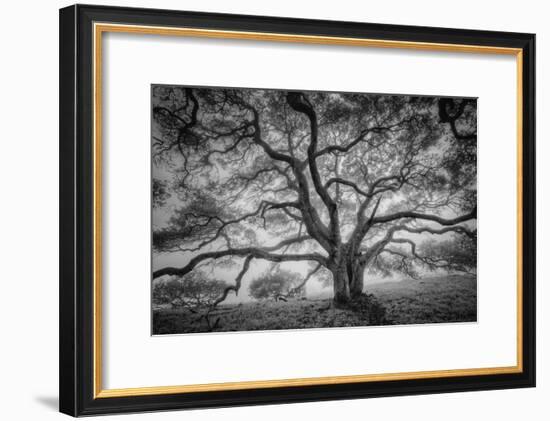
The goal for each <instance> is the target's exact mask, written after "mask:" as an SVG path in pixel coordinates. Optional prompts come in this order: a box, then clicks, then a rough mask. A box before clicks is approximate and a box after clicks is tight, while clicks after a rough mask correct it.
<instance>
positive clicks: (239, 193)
mask: <svg viewBox="0 0 550 421" xmlns="http://www.w3.org/2000/svg"><path fill="white" fill-rule="evenodd" d="M60 227H61V230H60V410H61V412H64V413H66V414H69V415H73V416H80V415H93V414H108V413H122V412H139V411H157V410H158V411H160V410H171V409H186V408H206V407H219V406H231V405H252V404H268V403H289V402H302V401H315V400H327V399H352V398H367V397H378V396H397V395H404V394H424V393H440V392H455V391H473V390H489V389H502V388H517V387H532V386H534V385H535V36H534V35H533V34H523V33H505V32H490V31H474V30H465V29H443V28H426V27H413V26H394V25H380V24H370V23H369V24H367V23H356V22H336V21H316V20H302V19H289V18H288V19H287V18H271V17H262V16H241V15H222V14H211V13H199V12H179V11H167V10H148V9H131V8H114V7H104V6H80V5H77V6H71V7H67V8H64V9H61V11H60Z"/></svg>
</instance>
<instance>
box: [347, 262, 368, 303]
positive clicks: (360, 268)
mask: <svg viewBox="0 0 550 421" xmlns="http://www.w3.org/2000/svg"><path fill="white" fill-rule="evenodd" d="M348 271H349V272H350V294H351V297H352V298H354V297H358V296H359V295H361V294H362V293H363V277H364V274H365V265H364V264H363V263H359V262H352V263H351V264H350V265H349V266H348Z"/></svg>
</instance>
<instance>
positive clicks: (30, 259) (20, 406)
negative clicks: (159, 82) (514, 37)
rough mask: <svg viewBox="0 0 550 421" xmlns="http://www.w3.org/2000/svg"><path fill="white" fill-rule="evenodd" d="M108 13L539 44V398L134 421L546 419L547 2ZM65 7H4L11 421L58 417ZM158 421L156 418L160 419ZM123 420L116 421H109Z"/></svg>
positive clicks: (1, 153) (367, 404) (202, 4)
mask: <svg viewBox="0 0 550 421" xmlns="http://www.w3.org/2000/svg"><path fill="white" fill-rule="evenodd" d="M98 2H100V3H102V4H109V5H124V6H140V7H160V8H171V9H186V10H200V11H210V12H228V13H244V14H259V15H272V16H292V17H303V18H317V19H333V20H356V21H365V22H377V23H395V24H407V25H427V26H446V27H461V28H471V29H491V30H501V31H520V32H535V33H536V34H537V37H538V38H537V54H538V56H537V73H538V80H537V85H538V86H537V87H538V90H537V92H538V94H537V107H538V113H537V114H538V120H539V124H538V130H537V137H538V142H537V147H538V150H537V154H538V171H537V176H538V206H537V207H538V209H537V211H538V215H539V218H538V241H537V242H538V261H539V264H538V270H537V272H538V274H537V275H538V282H537V284H538V285H537V288H538V291H537V292H538V300H537V301H538V310H537V317H538V327H537V336H538V344H537V345H538V347H537V348H538V357H539V358H538V386H537V388H536V389H525V390H507V391H489V392H475V393H460V394H444V395H429V396H416V397H401V398H383V399H370V400H354V401H340V402H323V403H308V404H294V405H278V406H263V407H248V408H232V409H218V410H207V411H205V410H202V411H188V412H186V413H181V412H171V413H163V414H141V415H135V416H134V417H135V418H136V419H144V420H145V419H167V420H168V419H180V418H181V417H182V416H185V417H187V418H186V419H188V420H214V419H216V420H218V419H240V420H255V419H260V418H261V419H268V420H270V419H273V420H278V419H316V420H324V419H327V420H328V419H331V420H333V419H335V418H336V419H338V418H340V419H341V418H344V417H346V418H348V417H349V418H366V417H369V418H370V419H384V420H394V419H396V420H397V419H407V420H416V419H419V420H420V419H422V420H440V419H446V420H461V421H462V420H464V419H468V418H471V419H485V418H491V419H498V420H512V419H514V420H517V419H530V420H543V419H548V417H549V416H550V405H549V403H548V400H549V397H550V364H548V362H547V361H545V355H544V354H545V352H546V353H547V350H546V347H545V343H547V342H548V340H547V338H548V337H550V333H549V332H550V312H549V311H548V310H546V309H545V308H544V303H545V302H546V303H548V302H549V299H550V292H549V291H550V289H549V288H547V287H546V286H545V285H544V282H545V278H547V277H548V275H550V266H549V264H548V263H547V262H548V257H547V256H548V255H549V254H550V246H549V245H548V244H546V243H545V238H546V236H547V235H549V234H550V226H549V224H548V222H547V220H546V219H545V218H544V216H545V215H546V214H548V213H549V212H550V202H549V194H548V193H547V192H548V188H549V187H550V165H548V164H546V162H545V161H546V160H545V157H546V156H547V155H548V153H549V152H550V151H549V149H550V147H549V146H548V144H547V143H545V142H544V139H546V138H548V136H549V135H550V130H549V128H548V126H547V125H546V124H545V123H546V121H545V120H546V119H545V116H546V115H548V114H549V113H550V106H549V105H548V99H549V98H550V82H549V80H548V78H547V77H546V75H548V74H549V71H550V69H549V67H550V66H549V60H550V42H549V41H548V39H549V38H550V26H548V16H549V15H550V13H549V12H550V11H549V10H545V9H546V8H545V4H544V2H542V1H535V0H532V1H530V0H523V1H521V2H518V1H484V2H482V1H479V0H478V1H471V0H463V1H461V2H442V1H420V0H416V1H407V0H400V1H379V2H369V1H362V2H359V1H353V0H338V1H320V0H316V1H315V0H303V1H301V2H298V1H296V0H277V1H275V0H272V1H269V2H267V1H264V2H259V1H253V0H231V1H223V0H202V1H199V0H188V1H176V0H159V1H154V2H153V1H145V0H130V1H123V0H119V1H116V2H115V1H99V0H98ZM68 4H70V3H68V2H63V1H41V2H39V1H20V2H15V1H12V2H9V3H8V2H5V3H4V4H3V5H2V6H3V7H2V18H3V19H2V22H1V24H0V33H1V37H0V42H1V50H0V51H1V55H0V57H1V59H0V60H1V65H0V76H1V77H0V84H1V89H0V108H1V112H0V124H1V126H0V127H1V129H0V133H1V135H0V141H1V146H0V180H1V181H0V185H1V186H2V187H1V192H2V206H1V207H0V227H1V230H0V247H1V253H0V256H2V257H1V262H2V266H1V269H2V270H1V275H0V276H1V282H2V289H1V290H0V291H1V293H0V313H1V314H0V323H1V332H2V337H1V341H2V345H1V346H0V402H1V404H0V414H2V415H1V418H3V419H8V420H16V419H28V420H38V419H40V420H48V419H62V418H63V417H64V416H63V415H60V414H58V413H57V386H58V383H57V375H58V374H57V369H58V367H57V352H58V347H57V339H58V335H57V323H58V312H57V308H58V299H57V291H58V289H57V288H58V252H57V250H58V246H57V242H58V188H57V185H58V171H57V167H58V147H57V144H58V112H57V107H58V83H57V78H58V8H60V7H63V6H66V5H68ZM153 417H154V418H153ZM115 418H116V419H118V418H120V419H122V418H121V417H113V419H115Z"/></svg>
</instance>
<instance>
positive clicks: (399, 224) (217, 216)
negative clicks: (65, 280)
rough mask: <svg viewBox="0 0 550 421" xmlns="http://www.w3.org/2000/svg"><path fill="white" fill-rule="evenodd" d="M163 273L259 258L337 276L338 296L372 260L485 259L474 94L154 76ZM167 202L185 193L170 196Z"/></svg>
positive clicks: (354, 286)
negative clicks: (201, 83)
mask: <svg viewBox="0 0 550 421" xmlns="http://www.w3.org/2000/svg"><path fill="white" fill-rule="evenodd" d="M152 95H153V98H152V99H153V138H152V142H153V159H154V162H153V177H154V179H153V204H154V206H155V209H154V214H155V213H156V215H157V219H158V220H160V221H161V222H159V223H158V224H157V225H156V226H155V228H154V232H153V247H154V251H155V252H156V253H180V254H181V253H184V254H185V256H186V259H185V264H183V263H182V265H181V266H166V267H162V268H159V269H157V270H155V271H154V273H153V277H154V278H158V277H161V276H164V275H177V276H185V275H187V274H189V273H191V272H192V271H193V270H195V269H196V268H198V267H201V266H203V265H209V264H224V262H230V263H235V262H240V264H241V266H240V270H239V272H238V274H237V276H236V278H235V282H234V284H232V285H228V286H227V287H226V290H225V291H224V293H223V295H222V296H221V297H220V298H221V299H225V298H226V297H227V295H228V294H229V293H231V292H235V293H237V292H238V291H239V289H240V286H241V282H242V279H243V277H244V276H245V275H246V273H247V271H248V270H249V268H250V264H251V261H253V260H254V259H258V260H265V261H269V262H272V263H282V262H307V263H308V264H309V265H310V272H309V273H308V274H306V275H305V278H309V277H310V276H311V274H312V273H314V272H317V271H320V272H321V271H327V272H330V274H331V276H332V280H333V285H334V299H335V301H336V302H345V301H347V300H349V299H350V298H351V297H352V296H353V295H354V294H355V295H356V294H361V293H362V291H363V278H364V272H365V270H369V271H378V272H379V273H392V272H395V271H400V272H404V273H408V274H411V275H414V273H415V271H416V270H418V269H419V268H428V269H444V270H463V271H472V270H475V266H476V255H475V254H476V249H475V244H476V235H477V232H476V222H475V219H476V216H477V207H476V202H477V188H476V154H477V103H476V100H474V99H470V98H460V99H456V98H436V97H415V96H399V95H374V94H356V93H330V92H296V91H288V92H287V91H278V90H261V89H224V88H190V87H179V86H155V87H154V89H153V94H152ZM170 198H175V199H174V200H172V201H171V200H170Z"/></svg>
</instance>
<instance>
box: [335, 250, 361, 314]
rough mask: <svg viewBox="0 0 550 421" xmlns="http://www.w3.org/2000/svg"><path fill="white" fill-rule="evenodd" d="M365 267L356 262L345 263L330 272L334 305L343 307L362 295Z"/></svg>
mask: <svg viewBox="0 0 550 421" xmlns="http://www.w3.org/2000/svg"><path fill="white" fill-rule="evenodd" d="M364 272H365V265H364V264H362V263H359V262H357V261H352V262H346V263H344V264H341V265H338V266H337V267H335V268H334V269H333V270H332V279H333V284H334V303H335V304H336V305H345V304H347V303H349V301H350V300H352V299H353V298H355V297H358V296H359V295H361V294H362V293H363V275H364Z"/></svg>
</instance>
